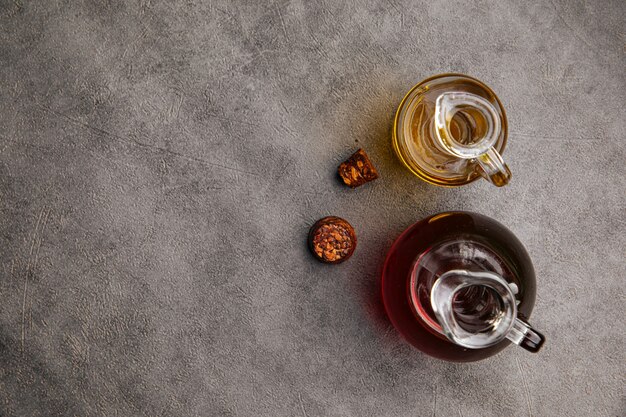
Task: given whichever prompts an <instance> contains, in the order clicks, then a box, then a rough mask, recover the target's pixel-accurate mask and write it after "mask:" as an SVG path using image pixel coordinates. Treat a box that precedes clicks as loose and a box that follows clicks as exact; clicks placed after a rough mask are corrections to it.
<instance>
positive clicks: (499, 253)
mask: <svg viewBox="0 0 626 417" xmlns="http://www.w3.org/2000/svg"><path fill="white" fill-rule="evenodd" d="M535 288H536V283H535V273H534V270H533V266H532V263H531V261H530V258H529V256H528V254H527V252H526V250H525V249H524V247H523V246H522V244H521V243H520V241H519V240H518V239H517V238H516V237H515V236H514V235H513V233H511V232H510V231H509V230H508V229H507V228H505V227H504V226H503V225H501V224H500V223H498V222H496V221H495V220H493V219H490V218H489V217H486V216H483V215H480V214H476V213H469V212H446V213H441V214H437V215H434V216H431V217H428V218H426V219H424V220H422V221H420V222H418V223H416V224H414V225H413V226H411V227H409V228H408V229H407V230H406V231H405V232H404V233H403V234H402V235H401V236H400V237H398V239H397V240H396V241H395V243H394V244H393V246H392V248H391V249H390V251H389V254H388V255H387V260H386V261H385V266H384V269H383V277H382V296H383V302H384V305H385V309H386V311H387V314H388V316H389V318H390V320H391V322H392V323H393V325H394V326H395V327H396V328H397V329H398V330H399V331H400V333H401V334H402V335H403V336H404V337H405V338H406V339H407V340H408V341H409V342H410V343H411V344H413V345H414V346H415V347H417V348H418V349H420V350H421V351H423V352H425V353H427V354H429V355H431V356H435V357H438V358H441V359H445V360H450V361H460V362H469V361H475V360H480V359H484V358H487V357H489V356H492V355H494V354H496V353H498V352H499V351H501V350H502V349H504V348H505V347H507V346H508V345H509V343H511V342H512V343H514V344H516V345H519V346H521V347H523V348H524V349H526V350H528V351H531V352H537V351H538V350H539V349H540V348H541V346H542V345H543V343H544V341H545V338H544V336H543V335H542V334H541V333H539V332H538V331H537V330H535V329H533V328H532V327H531V326H530V325H529V324H528V318H529V317H530V313H531V312H532V309H533V306H534V303H535V291H536V290H535Z"/></svg>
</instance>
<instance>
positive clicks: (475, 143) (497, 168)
mask: <svg viewBox="0 0 626 417" xmlns="http://www.w3.org/2000/svg"><path fill="white" fill-rule="evenodd" d="M501 130H502V121H501V120H500V117H499V116H498V111H497V109H496V108H495V107H494V105H493V104H491V103H490V102H489V101H488V100H485V99H484V98H483V97H481V96H478V95H476V94H472V93H468V92H455V91H453V92H445V93H442V94H441V95H439V97H438V98H437V100H436V103H435V137H436V138H437V140H438V142H439V146H440V147H441V148H442V150H443V151H445V152H448V153H449V154H452V155H454V156H456V157H458V158H462V159H472V160H475V161H476V162H477V163H478V167H479V169H480V174H481V175H482V176H483V177H484V178H486V179H487V180H489V182H491V183H492V184H494V185H496V186H498V187H502V186H503V185H506V184H508V183H509V180H510V179H511V171H510V169H509V167H508V166H507V165H506V164H505V163H504V161H503V160H502V157H501V156H500V154H499V153H498V151H497V150H496V149H495V147H494V146H495V144H496V142H497V140H498V137H499V135H500V133H501Z"/></svg>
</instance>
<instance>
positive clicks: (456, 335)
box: [430, 269, 545, 352]
mask: <svg viewBox="0 0 626 417" xmlns="http://www.w3.org/2000/svg"><path fill="white" fill-rule="evenodd" d="M512 287H513V288H512ZM514 290H515V291H516V290H517V289H516V288H515V287H514V284H512V285H509V283H508V282H507V281H506V280H505V279H504V278H502V277H501V276H500V275H498V274H496V273H494V272H489V271H481V272H474V271H468V270H464V269H454V270H450V271H447V272H445V273H444V274H442V275H441V276H440V277H439V278H438V279H437V281H436V282H435V284H434V285H433V287H432V290H431V297H430V301H431V306H432V308H433V311H434V313H435V315H436V317H437V320H438V321H439V324H440V325H441V327H442V329H443V332H444V334H445V335H446V337H447V338H448V339H450V340H451V341H452V342H454V343H456V344H458V345H460V346H463V347H466V348H470V349H481V348H486V347H489V346H493V345H495V344H497V343H500V342H501V341H502V340H504V339H505V338H506V339H508V340H510V341H511V342H513V343H515V344H516V345H519V346H521V347H523V348H524V349H526V350H528V351H530V352H537V351H539V349H540V348H541V346H542V345H543V343H544V341H545V337H544V336H543V335H542V334H541V333H539V332H538V331H536V330H534V329H533V328H532V327H531V326H530V325H529V324H528V323H527V322H526V321H525V319H524V318H523V317H521V316H520V317H518V311H517V305H516V302H515V301H516V299H515V294H514Z"/></svg>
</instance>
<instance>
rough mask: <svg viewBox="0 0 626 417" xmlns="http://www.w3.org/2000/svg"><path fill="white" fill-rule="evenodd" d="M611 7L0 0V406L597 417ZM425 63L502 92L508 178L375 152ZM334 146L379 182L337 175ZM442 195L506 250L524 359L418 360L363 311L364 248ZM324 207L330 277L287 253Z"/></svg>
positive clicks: (611, 237)
mask: <svg viewBox="0 0 626 417" xmlns="http://www.w3.org/2000/svg"><path fill="white" fill-rule="evenodd" d="M532 3H536V4H532ZM625 14H626V3H624V2H623V1H620V0H615V1H609V0H598V1H592V0H589V1H567V0H550V1H542V2H527V1H511V0H507V1H495V0H494V1H476V2H465V1H445V2H444V1H441V2H433V1H413V0H386V1H385V0H371V1H368V2H356V1H354V2H343V1H330V0H329V1H326V2H312V1H304V0H300V1H296V0H294V1H275V2H270V1H268V2H260V1H249V2H230V1H213V2H210V1H204V2H200V1H182V0H174V1H164V2H160V1H156V0H138V1H113V0H110V1H76V2H69V1H64V0H50V1H29V0H0V239H1V242H0V248H1V249H0V254H1V256H0V273H1V278H0V415H2V416H72V415H76V416H116V415H119V416H130V415H146V416H158V415H163V416H170V415H181V416H195V415H198V416H304V417H311V416H325V415H329V416H434V415H437V416H457V415H458V416H465V417H468V416H618V415H621V416H623V415H624V413H625V412H626V395H625V390H624V386H625V385H626V384H625V383H626V381H625V375H626V354H625V353H624V352H625V349H624V346H625V342H626V340H625V337H626V336H625V335H626V331H625V328H624V317H625V313H626V311H625V307H624V301H625V300H624V297H625V295H624V286H625V283H626V282H625V280H626V268H625V261H624V259H625V255H626V254H625V250H626V238H625V235H626V233H625V232H626V230H625V213H626V199H625V194H626V187H625V181H626V170H625V168H624V162H625V143H626V142H625V138H624V131H625V129H626V124H625V122H624V116H625V115H624V110H623V108H624V104H625V103H626V85H625V84H626V81H625V77H624V64H625V59H624V55H625V32H624V30H625V29H624V28H625V23H626V19H625ZM446 71H457V72H464V73H468V74H470V75H474V76H476V77H478V78H480V79H482V80H484V81H485V82H486V83H488V84H489V85H491V86H492V87H493V89H494V90H495V91H496V92H497V93H498V94H499V95H500V97H501V99H502V101H503V102H504V104H505V106H506V108H507V110H508V113H509V118H510V138H509V140H510V142H509V143H510V145H509V147H508V148H507V152H506V153H505V157H506V159H507V160H508V162H509V164H510V166H511V168H512V170H513V172H514V179H513V182H512V183H511V184H510V186H509V187H507V188H505V189H496V188H494V187H491V186H490V185H489V184H487V183H486V182H485V181H482V182H476V183H474V184H472V185H470V186H467V187H464V188H461V189H441V188H437V187H433V186H430V185H427V184H425V183H423V182H421V181H419V180H418V179H416V178H414V177H412V176H411V175H410V173H409V172H408V171H406V170H404V169H403V168H401V166H400V165H399V163H398V162H397V160H396V159H395V157H394V156H393V154H392V151H391V148H390V128H391V122H392V117H393V114H394V111H395V108H396V106H397V105H398V103H399V101H400V99H401V98H402V96H403V94H404V93H405V92H406V91H407V90H408V89H409V88H410V87H411V86H412V85H413V84H414V83H416V82H418V81H420V80H421V79H422V78H424V77H426V76H430V75H432V74H436V73H440V72H446ZM358 146H363V147H364V148H365V149H366V150H367V151H368V153H369V154H370V155H371V157H372V158H373V160H374V161H375V163H376V165H377V166H378V168H379V170H380V172H381V175H382V178H381V179H380V180H378V181H377V182H375V183H373V184H369V185H368V186H365V187H362V188H361V189H357V190H350V189H347V188H345V187H342V186H341V185H340V184H338V182H337V181H336V180H335V177H334V175H335V167H336V165H337V164H338V163H339V162H340V161H341V160H342V159H344V158H345V157H347V156H348V155H349V154H350V153H351V152H352V151H353V150H355V149H356V148H357V147H358ZM451 209H466V210H474V211H478V212H481V213H484V214H487V215H489V216H492V217H494V218H495V219H497V220H499V221H501V222H503V223H504V224H505V225H507V226H508V227H510V228H511V229H512V230H513V231H514V232H515V233H516V234H517V235H518V236H519V238H520V239H521V240H522V241H523V242H524V244H525V245H526V247H527V249H528V251H529V252H530V254H531V256H532V258H533V260H534V263H535V268H536V270H537V276H538V280H539V291H538V302H537V305H536V308H535V313H534V315H533V317H532V322H533V323H534V324H535V325H536V326H537V327H538V328H540V329H541V330H543V331H544V332H545V334H546V335H547V336H548V338H549V341H548V343H547V345H546V347H545V349H544V350H543V352H542V353H540V354H538V355H531V354H527V353H526V352H524V351H521V350H519V349H513V348H511V349H508V350H507V351H505V352H503V353H502V354H500V355H498V356H496V357H494V358H492V359H489V360H486V361H484V362H480V363H475V364H460V365H459V364H451V363H445V362H440V361H437V360H434V359H430V358H429V357H426V356H424V355H422V354H420V353H419V352H417V351H416V350H414V349H412V348H411V347H409V346H408V345H407V344H406V343H405V342H404V341H403V340H402V339H401V338H400V337H399V336H398V335H397V334H396V332H395V331H394V330H393V328H392V327H391V326H390V324H389V322H388V321H387V320H386V319H385V317H384V315H383V314H382V311H381V307H380V300H379V294H378V288H379V278H378V277H379V272H380V269H381V263H382V261H383V258H384V256H385V252H386V251H387V250H388V249H389V247H390V244H391V242H392V241H393V239H394V238H395V237H396V236H397V235H398V234H399V233H400V232H401V231H402V230H403V229H404V228H406V227H407V226H409V225H410V224H412V223H413V222H414V221H416V220H418V219H420V218H422V217H424V216H426V215H429V214H432V213H435V212H438V211H442V210H451ZM327 214H335V215H339V216H344V217H345V218H347V219H348V220H349V221H351V222H352V224H353V225H354V226H355V227H356V229H357V232H358V234H359V239H360V242H359V248H358V250H357V252H356V254H355V256H354V257H353V258H352V259H351V260H350V261H349V262H347V263H345V264H343V265H341V266H326V265H322V264H319V263H317V262H314V261H313V260H312V258H311V256H310V255H309V254H308V253H307V251H306V248H305V245H304V243H303V241H304V239H305V235H306V232H307V229H308V227H309V226H310V224H311V223H312V222H313V221H315V220H316V219H317V218H319V217H321V216H324V215H327Z"/></svg>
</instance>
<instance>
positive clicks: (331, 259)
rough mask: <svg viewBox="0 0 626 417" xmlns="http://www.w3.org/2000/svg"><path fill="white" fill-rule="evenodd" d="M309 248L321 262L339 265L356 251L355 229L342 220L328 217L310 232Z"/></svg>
mask: <svg viewBox="0 0 626 417" xmlns="http://www.w3.org/2000/svg"><path fill="white" fill-rule="evenodd" d="M309 248H310V249H311V252H312V253H313V255H314V256H315V257H316V258H317V259H318V260H320V261H322V262H325V263H330V264H338V263H340V262H343V261H345V260H346V259H348V258H349V257H350V256H352V254H353V253H354V249H356V234H355V233H354V228H353V227H352V226H351V225H350V223H348V222H347V221H345V220H344V219H342V218H339V217H334V216H328V217H324V218H323V219H320V220H318V221H317V222H315V224H314V225H313V226H311V230H309Z"/></svg>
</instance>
